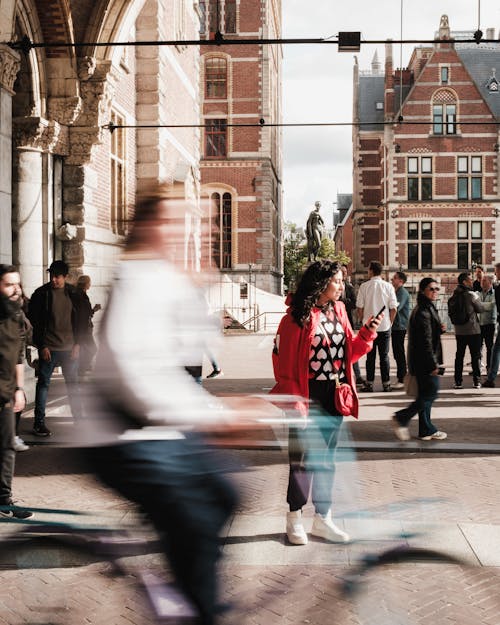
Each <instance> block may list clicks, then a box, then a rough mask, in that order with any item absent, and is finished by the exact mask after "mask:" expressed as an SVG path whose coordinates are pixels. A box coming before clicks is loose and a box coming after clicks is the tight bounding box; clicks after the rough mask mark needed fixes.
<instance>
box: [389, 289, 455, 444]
mask: <svg viewBox="0 0 500 625" xmlns="http://www.w3.org/2000/svg"><path fill="white" fill-rule="evenodd" d="M438 295H439V285H438V284H437V282H436V281H435V280H434V278H424V279H423V280H421V281H420V284H419V287H418V295H417V305H416V306H415V308H414V309H413V311H412V313H411V315H410V321H409V325H408V369H409V372H410V374H413V375H415V376H416V378H417V385H418V392H417V397H416V398H415V401H413V402H412V403H411V404H410V405H409V406H407V407H406V408H403V409H402V410H398V411H397V412H396V413H395V414H394V416H393V425H394V432H395V434H396V437H397V438H399V440H401V441H408V440H410V431H409V429H408V423H409V422H410V419H412V417H414V416H415V415H416V414H417V413H418V437H419V438H420V440H423V441H432V440H438V441H442V440H444V439H445V438H446V437H447V434H446V432H442V431H440V430H438V429H437V427H436V426H435V425H434V423H432V421H431V409H432V404H433V403H434V401H435V400H436V398H437V396H438V392H439V376H440V375H443V374H444V367H443V366H442V362H443V350H442V346H441V334H443V332H444V326H443V325H442V323H441V319H440V318H439V313H438V311H437V310H436V307H435V306H434V302H435V301H436V300H437V298H438Z"/></svg>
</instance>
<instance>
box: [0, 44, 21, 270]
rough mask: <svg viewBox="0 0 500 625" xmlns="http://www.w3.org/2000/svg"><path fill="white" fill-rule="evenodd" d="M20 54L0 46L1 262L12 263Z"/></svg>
mask: <svg viewBox="0 0 500 625" xmlns="http://www.w3.org/2000/svg"><path fill="white" fill-rule="evenodd" d="M20 66H21V62H20V60H19V54H18V53H17V52H14V50H11V48H9V46H6V45H3V44H0V262H1V263H11V262H12V226H11V219H12V96H13V95H14V91H13V87H14V81H15V79H16V75H17V72H18V71H19V68H20Z"/></svg>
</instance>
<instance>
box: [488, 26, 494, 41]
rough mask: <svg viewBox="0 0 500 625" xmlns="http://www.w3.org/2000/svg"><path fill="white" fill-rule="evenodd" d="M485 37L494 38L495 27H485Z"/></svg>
mask: <svg viewBox="0 0 500 625" xmlns="http://www.w3.org/2000/svg"><path fill="white" fill-rule="evenodd" d="M486 39H495V29H494V28H487V29H486Z"/></svg>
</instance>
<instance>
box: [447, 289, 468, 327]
mask: <svg viewBox="0 0 500 625" xmlns="http://www.w3.org/2000/svg"><path fill="white" fill-rule="evenodd" d="M448 317H449V318H450V319H451V323H452V324H453V325H454V326H462V325H464V324H465V323H467V322H468V321H469V319H470V311H468V310H467V302H466V301H465V292H464V291H459V292H458V293H453V295H452V296H451V297H450V299H449V300H448Z"/></svg>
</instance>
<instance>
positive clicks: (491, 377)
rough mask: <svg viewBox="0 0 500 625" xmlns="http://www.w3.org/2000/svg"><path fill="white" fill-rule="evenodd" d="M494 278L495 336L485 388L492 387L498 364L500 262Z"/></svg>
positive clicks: (499, 348)
mask: <svg viewBox="0 0 500 625" xmlns="http://www.w3.org/2000/svg"><path fill="white" fill-rule="evenodd" d="M495 278H496V281H497V284H496V286H495V305H496V309H497V338H496V339H495V343H494V344H493V349H492V352H491V359H490V361H489V363H488V364H489V367H490V368H489V371H488V375H487V377H486V380H485V381H484V382H483V386H484V387H486V388H494V387H495V380H496V377H497V374H498V367H499V366H500V263H497V264H496V265H495Z"/></svg>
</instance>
